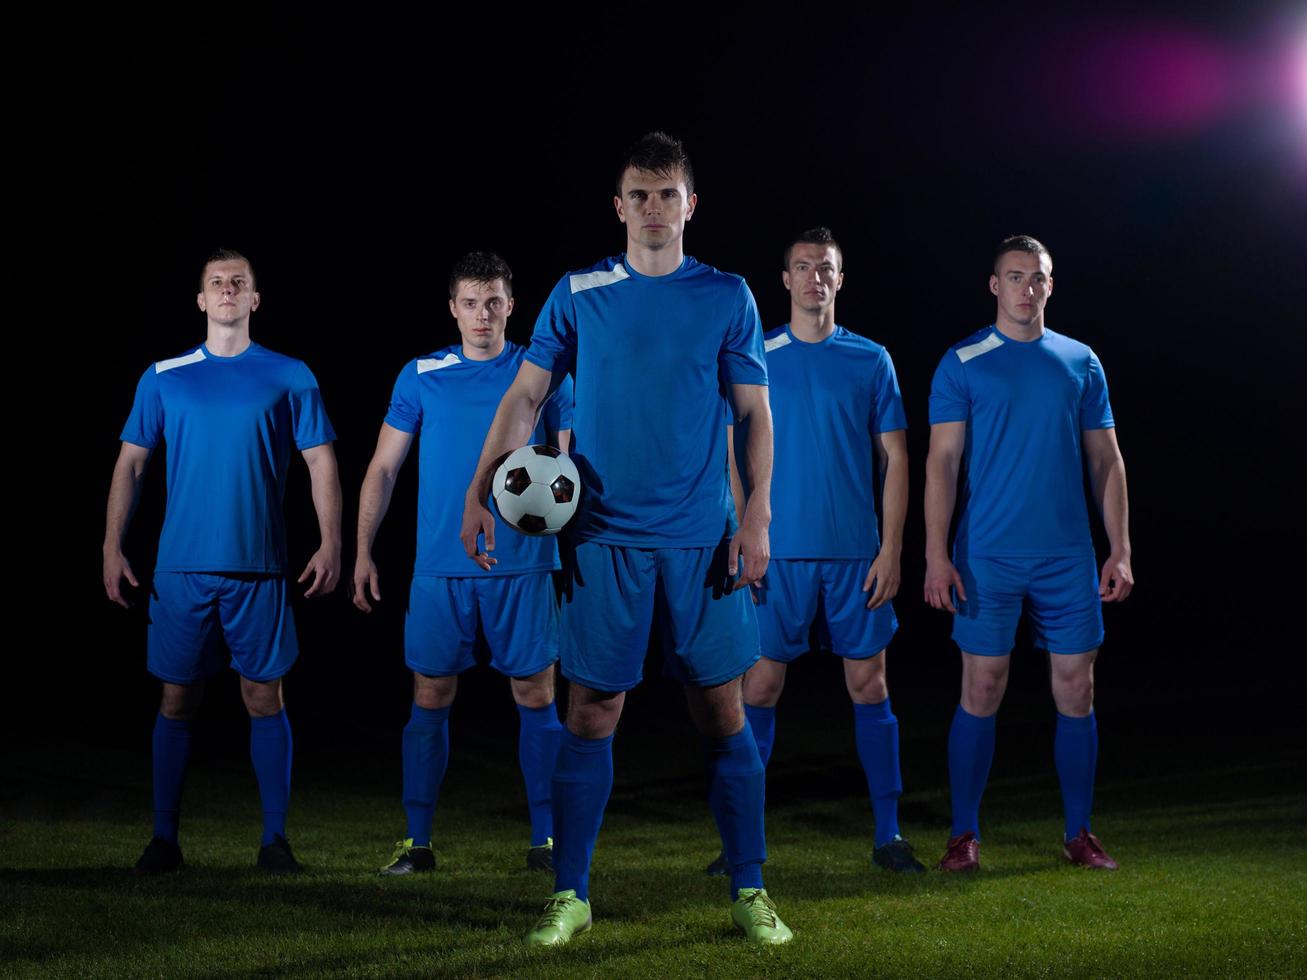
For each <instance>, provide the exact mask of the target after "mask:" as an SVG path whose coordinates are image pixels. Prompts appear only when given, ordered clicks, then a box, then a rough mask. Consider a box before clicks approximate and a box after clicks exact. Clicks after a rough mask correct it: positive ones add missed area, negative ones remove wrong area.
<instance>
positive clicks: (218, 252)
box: [200, 248, 258, 292]
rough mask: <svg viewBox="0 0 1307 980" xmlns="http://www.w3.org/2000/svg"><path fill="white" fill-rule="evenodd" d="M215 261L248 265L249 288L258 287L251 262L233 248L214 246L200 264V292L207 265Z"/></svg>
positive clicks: (207, 268)
mask: <svg viewBox="0 0 1307 980" xmlns="http://www.w3.org/2000/svg"><path fill="white" fill-rule="evenodd" d="M215 262H244V263H245V264H246V265H248V266H249V267H250V288H251V289H258V285H257V282H256V280H255V276H254V263H253V262H251V261H250V260H249V259H247V258H246V257H245V256H244V255H242V254H241V253H240V252H238V251H236V250H235V249H234V248H215V249H214V250H213V254H211V255H210V256H209V257H208V258H207V259H205V260H204V265H202V266H200V292H204V274H205V273H206V272H208V271H209V266H211V265H213V263H215Z"/></svg>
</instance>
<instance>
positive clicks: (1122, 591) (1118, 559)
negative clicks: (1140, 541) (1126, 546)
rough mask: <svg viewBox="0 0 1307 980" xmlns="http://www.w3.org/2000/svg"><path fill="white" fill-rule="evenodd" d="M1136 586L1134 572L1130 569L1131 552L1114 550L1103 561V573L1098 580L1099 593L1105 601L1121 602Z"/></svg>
mask: <svg viewBox="0 0 1307 980" xmlns="http://www.w3.org/2000/svg"><path fill="white" fill-rule="evenodd" d="M1134 587H1135V576H1134V572H1132V571H1131V570H1130V555H1129V553H1128V552H1127V553H1125V554H1117V553H1116V552H1113V553H1112V554H1110V555H1108V556H1107V561H1105V562H1103V575H1102V578H1101V579H1099V582H1098V594H1099V596H1100V597H1101V598H1102V600H1103V601H1104V602H1121V601H1122V600H1123V599H1125V597H1126V596H1128V595H1129V594H1130V590H1131V589H1133V588H1134Z"/></svg>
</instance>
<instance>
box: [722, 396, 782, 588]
mask: <svg viewBox="0 0 1307 980" xmlns="http://www.w3.org/2000/svg"><path fill="white" fill-rule="evenodd" d="M731 399H732V401H734V403H735V418H736V423H735V424H736V426H740V427H743V429H744V471H743V474H742V475H743V478H744V483H745V489H746V493H747V496H746V498H745V502H744V519H743V520H742V521H740V528H739V530H738V531H736V532H735V536H734V537H733V538H731V546H730V559H729V566H728V567H729V571H730V573H731V574H732V575H735V574H736V572H737V571H738V572H739V574H740V579H739V581H738V582H736V583H735V587H736V588H737V589H740V588H744V587H745V586H747V585H753V584H755V583H757V582H759V581H761V579H762V577H763V575H764V574H766V572H767V562H768V561H769V560H770V558H771V543H770V539H769V537H768V532H767V529H768V527H769V526H770V525H771V469H772V421H771V402H770V401H769V400H768V398H767V386H766V385H741V384H733V385H731ZM741 552H743V553H744V563H743V567H741V564H740V560H739V558H740V553H741Z"/></svg>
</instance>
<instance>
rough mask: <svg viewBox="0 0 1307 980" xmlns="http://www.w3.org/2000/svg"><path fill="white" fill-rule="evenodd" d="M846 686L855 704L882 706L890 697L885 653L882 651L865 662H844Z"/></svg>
mask: <svg viewBox="0 0 1307 980" xmlns="http://www.w3.org/2000/svg"><path fill="white" fill-rule="evenodd" d="M844 686H845V687H846V688H848V691H849V698H850V699H851V700H852V701H853V702H854V703H855V704H880V702H882V701H884V700H885V699H886V698H887V697H889V684H888V683H887V682H886V680H885V653H884V651H883V650H882V651H881V652H880V653H878V654H876V655H875V656H874V657H868V658H866V659H865V660H849V659H846V660H845V661H844Z"/></svg>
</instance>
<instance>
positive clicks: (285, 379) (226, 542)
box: [122, 343, 336, 574]
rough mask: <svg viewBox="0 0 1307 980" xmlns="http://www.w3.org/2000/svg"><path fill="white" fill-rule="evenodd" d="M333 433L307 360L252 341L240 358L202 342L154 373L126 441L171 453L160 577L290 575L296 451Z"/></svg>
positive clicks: (140, 394) (142, 385) (144, 381)
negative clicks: (291, 474) (286, 508)
mask: <svg viewBox="0 0 1307 980" xmlns="http://www.w3.org/2000/svg"><path fill="white" fill-rule="evenodd" d="M335 438H336V433H335V431H334V430H333V429H332V427H331V422H330V420H329V419H328V418H327V412H326V410H325V409H324V408H323V405H322V394H321V392H319V391H318V382H317V380H316V379H315V378H314V377H313V372H312V371H310V370H309V369H308V366H307V365H305V363H304V362H303V361H299V360H296V359H295V358H293V357H286V356H285V355H282V354H275V353H273V352H272V351H270V350H268V349H267V348H266V347H262V346H260V345H259V344H255V343H251V344H250V346H249V347H247V348H245V350H244V351H242V352H241V353H239V354H237V355H236V356H235V357H218V356H216V355H214V354H212V353H210V352H209V350H208V348H207V347H205V346H204V345H203V344H201V345H200V346H199V347H196V348H195V349H194V350H191V351H190V352H188V353H186V354H183V355H181V356H180V357H174V358H170V359H169V360H166V361H159V362H157V363H155V364H153V365H151V366H150V367H149V368H148V369H147V370H146V372H145V374H143V375H142V376H141V380H140V382H139V384H137V386H136V401H135V402H134V403H133V405H132V414H131V416H130V417H129V418H128V419H127V425H126V426H125V427H124V428H123V432H122V440H123V442H130V443H132V444H133V445H137V446H144V447H145V448H146V449H153V448H154V447H155V446H157V445H158V444H159V441H160V440H163V442H164V443H165V444H166V445H167V447H168V449H167V480H168V506H167V510H166V512H165V515H164V519H163V533H162V535H161V536H160V538H159V557H158V561H157V563H156V565H155V568H156V570H157V571H160V572H256V573H281V574H284V573H285V572H286V524H285V519H284V517H283V516H282V499H283V497H284V496H285V491H286V469H287V466H288V464H289V462H290V454H291V449H292V448H294V449H298V450H299V451H301V452H303V451H304V450H306V449H312V448H313V447H314V446H318V445H321V444H322V443H325V442H332V441H333V440H334V439H335Z"/></svg>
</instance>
